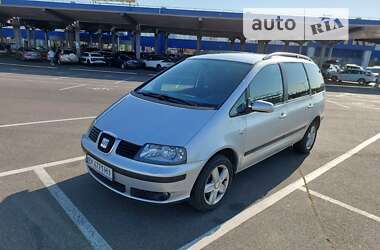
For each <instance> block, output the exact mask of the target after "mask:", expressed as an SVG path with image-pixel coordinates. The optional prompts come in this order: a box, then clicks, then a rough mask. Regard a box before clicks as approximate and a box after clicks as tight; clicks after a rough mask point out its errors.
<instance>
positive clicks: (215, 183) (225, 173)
mask: <svg viewBox="0 0 380 250" xmlns="http://www.w3.org/2000/svg"><path fill="white" fill-rule="evenodd" d="M232 177H233V167H232V163H231V162H230V161H229V160H228V159H227V158H226V157H225V156H223V155H217V156H215V157H213V158H212V159H211V160H210V161H209V162H208V163H207V164H206V166H205V167H204V168H203V170H202V172H201V173H200V175H199V176H198V179H197V181H196V182H195V184H194V187H193V190H192V191H191V196H190V204H191V205H192V206H193V207H194V208H195V209H197V210H200V211H207V210H212V209H214V208H216V207H217V206H219V205H220V204H221V202H222V200H223V198H224V197H225V195H226V193H227V192H228V190H229V187H230V186H231V182H232Z"/></svg>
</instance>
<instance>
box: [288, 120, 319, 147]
mask: <svg viewBox="0 0 380 250" xmlns="http://www.w3.org/2000/svg"><path fill="white" fill-rule="evenodd" d="M317 134H318V124H317V122H315V121H314V122H313V123H312V124H311V125H310V126H309V128H308V129H307V131H306V133H305V135H304V136H303V138H302V140H300V141H299V142H297V143H296V144H294V145H293V148H294V150H295V151H296V152H299V153H303V154H308V153H310V151H311V149H312V148H313V146H314V143H315V139H316V138H317Z"/></svg>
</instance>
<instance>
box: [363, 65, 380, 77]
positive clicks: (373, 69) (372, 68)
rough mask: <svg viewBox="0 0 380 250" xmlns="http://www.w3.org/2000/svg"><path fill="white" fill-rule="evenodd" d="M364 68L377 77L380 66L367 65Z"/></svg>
mask: <svg viewBox="0 0 380 250" xmlns="http://www.w3.org/2000/svg"><path fill="white" fill-rule="evenodd" d="M366 70H367V71H370V72H372V73H373V74H374V75H375V76H376V77H377V78H379V75H380V66H373V67H367V68H366Z"/></svg>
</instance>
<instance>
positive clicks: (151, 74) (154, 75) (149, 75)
mask: <svg viewBox="0 0 380 250" xmlns="http://www.w3.org/2000/svg"><path fill="white" fill-rule="evenodd" d="M155 75H157V74H148V76H155Z"/></svg>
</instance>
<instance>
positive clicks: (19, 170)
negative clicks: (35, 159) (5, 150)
mask: <svg viewBox="0 0 380 250" xmlns="http://www.w3.org/2000/svg"><path fill="white" fill-rule="evenodd" d="M82 160H84V156H78V157H74V158H69V159H65V160H61V161H53V162H48V163H43V164H39V165H35V166H30V167H25V168H19V169H15V170H9V171H5V172H1V173H0V177H5V176H9V175H14V174H20V173H24V172H28V171H32V170H35V169H37V168H49V167H54V166H59V165H64V164H68V163H73V162H78V161H82Z"/></svg>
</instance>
